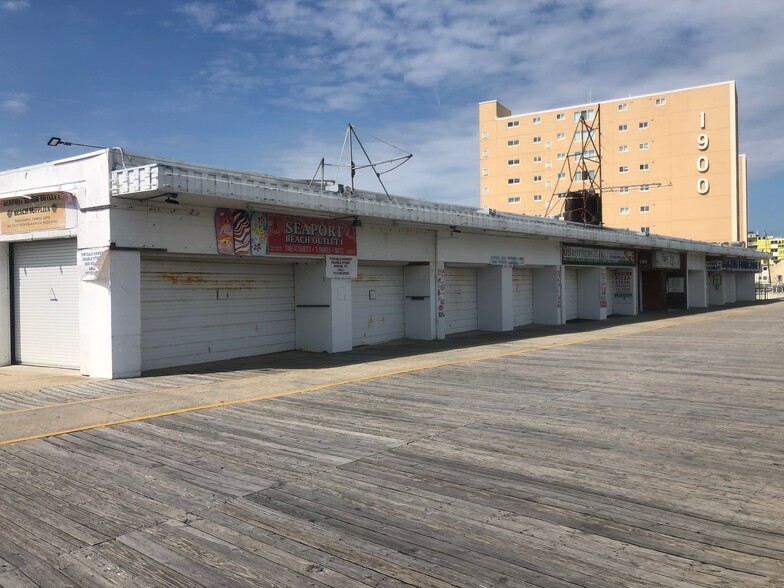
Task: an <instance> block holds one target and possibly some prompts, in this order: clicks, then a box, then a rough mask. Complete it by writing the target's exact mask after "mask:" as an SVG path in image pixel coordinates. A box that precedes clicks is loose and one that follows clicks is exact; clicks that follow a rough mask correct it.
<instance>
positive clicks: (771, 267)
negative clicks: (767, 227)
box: [748, 232, 784, 284]
mask: <svg viewBox="0 0 784 588" xmlns="http://www.w3.org/2000/svg"><path fill="white" fill-rule="evenodd" d="M748 246H749V248H750V249H756V250H757V251H762V252H763V253H768V254H770V257H771V259H770V260H769V261H765V262H763V263H762V266H761V268H760V270H761V271H760V273H758V274H757V282H760V283H763V284H782V283H784V237H768V236H767V235H763V236H762V237H760V236H759V233H757V232H753V233H752V232H750V233H749V234H748Z"/></svg>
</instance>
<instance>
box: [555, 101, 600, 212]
mask: <svg viewBox="0 0 784 588" xmlns="http://www.w3.org/2000/svg"><path fill="white" fill-rule="evenodd" d="M575 114H577V113H575ZM600 116H601V105H599V104H597V105H596V113H595V114H594V113H593V112H592V111H591V110H590V109H588V110H582V111H580V113H579V118H578V120H577V124H576V125H575V129H574V134H573V135H572V140H571V142H570V143H569V150H568V151H567V153H566V159H565V160H564V162H563V165H562V166H561V171H560V173H559V174H558V178H559V179H558V180H556V183H555V188H554V189H553V195H552V197H551V198H550V201H549V203H548V204H547V212H546V213H545V216H550V215H552V214H553V213H554V212H555V210H556V208H563V209H564V210H563V215H564V220H567V221H571V222H581V223H583V224H587V225H601V224H602V206H601V204H602V203H601V195H602V194H601V192H602V190H601V186H602V159H601V151H602V149H601V133H600V126H599V121H600ZM562 179H566V182H562ZM564 188H565V189H564Z"/></svg>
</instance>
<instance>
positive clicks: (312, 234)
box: [267, 214, 357, 255]
mask: <svg viewBox="0 0 784 588" xmlns="http://www.w3.org/2000/svg"><path fill="white" fill-rule="evenodd" d="M267 222H268V235H267V252H268V253H270V254H282V255H356V254H357V231H356V227H354V225H353V224H352V223H350V222H343V221H336V220H330V219H323V218H305V217H296V216H281V215H277V214H268V215H267Z"/></svg>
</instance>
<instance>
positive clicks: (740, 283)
mask: <svg viewBox="0 0 784 588" xmlns="http://www.w3.org/2000/svg"><path fill="white" fill-rule="evenodd" d="M735 290H736V292H737V300H738V302H741V301H743V302H746V301H749V300H756V299H757V292H756V290H755V288H754V274H753V273H752V272H743V273H737V274H735Z"/></svg>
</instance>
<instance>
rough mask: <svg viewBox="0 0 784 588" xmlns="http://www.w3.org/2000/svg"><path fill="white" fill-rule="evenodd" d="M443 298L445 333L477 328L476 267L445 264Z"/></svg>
mask: <svg viewBox="0 0 784 588" xmlns="http://www.w3.org/2000/svg"><path fill="white" fill-rule="evenodd" d="M444 298H445V302H446V334H447V335H450V334H453V333H463V332H465V331H475V330H476V329H477V328H478V323H479V311H478V305H477V289H476V268H474V267H452V266H447V267H446V292H445V297H444Z"/></svg>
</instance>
